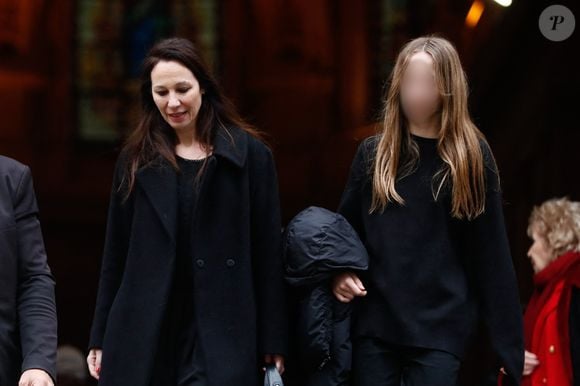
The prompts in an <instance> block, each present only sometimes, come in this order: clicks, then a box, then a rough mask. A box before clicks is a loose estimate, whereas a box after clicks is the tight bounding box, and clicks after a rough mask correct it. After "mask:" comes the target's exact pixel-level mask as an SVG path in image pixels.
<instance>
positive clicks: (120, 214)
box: [89, 157, 134, 348]
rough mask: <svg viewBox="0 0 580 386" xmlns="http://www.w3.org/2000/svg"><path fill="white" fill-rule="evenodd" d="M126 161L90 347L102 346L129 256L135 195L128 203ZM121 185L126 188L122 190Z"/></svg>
mask: <svg viewBox="0 0 580 386" xmlns="http://www.w3.org/2000/svg"><path fill="white" fill-rule="evenodd" d="M124 162H125V161H124V158H123V157H119V160H118V161H117V166H116V168H115V173H114V176H113V186H112V188H111V196H110V200H109V213H108V218H107V229H106V233H105V247H104V251H103V259H102V262H101V275H100V278H99V289H98V292H97V302H96V305H95V315H94V317H93V324H92V327H91V336H90V339H89V348H101V347H102V344H103V336H104V335H105V330H106V327H107V319H108V317H109V311H110V309H111V306H112V304H113V301H114V300H115V296H116V295H117V291H118V289H119V286H120V283H121V278H122V276H123V271H124V266H125V261H126V257H127V249H128V245H129V235H130V228H131V220H132V207H133V200H134V199H133V197H134V194H133V193H132V194H131V195H130V196H129V198H128V199H127V200H125V199H124V195H125V190H124V189H125V187H124V186H125V185H124V182H125V180H124V179H123V175H124ZM121 186H123V187H122V188H120V187H121Z"/></svg>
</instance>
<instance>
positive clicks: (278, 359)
mask: <svg viewBox="0 0 580 386" xmlns="http://www.w3.org/2000/svg"><path fill="white" fill-rule="evenodd" d="M264 362H265V363H266V364H271V363H274V364H275V365H276V368H277V369H278V372H279V373H280V375H282V374H284V370H285V369H284V357H283V356H282V355H278V354H266V356H264ZM265 370H266V368H264V371H265Z"/></svg>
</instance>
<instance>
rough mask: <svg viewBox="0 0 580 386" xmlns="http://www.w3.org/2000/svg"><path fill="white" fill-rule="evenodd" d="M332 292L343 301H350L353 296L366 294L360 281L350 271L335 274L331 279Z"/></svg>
mask: <svg viewBox="0 0 580 386" xmlns="http://www.w3.org/2000/svg"><path fill="white" fill-rule="evenodd" d="M332 292H333V293H334V296H336V298H337V299H338V300H339V301H341V302H343V303H349V302H351V301H352V299H354V297H355V296H366V295H367V290H366V289H365V286H364V285H363V283H362V281H360V279H359V278H358V276H357V275H356V274H355V273H352V272H344V273H341V274H338V275H336V276H335V277H334V279H333V281H332Z"/></svg>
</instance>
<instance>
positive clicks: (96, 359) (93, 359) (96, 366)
mask: <svg viewBox="0 0 580 386" xmlns="http://www.w3.org/2000/svg"><path fill="white" fill-rule="evenodd" d="M102 356H103V350H100V349H97V348H93V349H91V351H89V355H87V364H88V365H89V373H90V374H91V376H92V377H93V378H95V379H99V375H100V374H101V358H102Z"/></svg>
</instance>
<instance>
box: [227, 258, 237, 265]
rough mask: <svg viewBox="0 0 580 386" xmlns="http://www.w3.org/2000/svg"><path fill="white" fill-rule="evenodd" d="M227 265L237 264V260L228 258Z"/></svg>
mask: <svg viewBox="0 0 580 386" xmlns="http://www.w3.org/2000/svg"><path fill="white" fill-rule="evenodd" d="M226 265H227V266H228V267H233V266H234V265H236V261H235V260H234V259H227V260H226Z"/></svg>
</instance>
